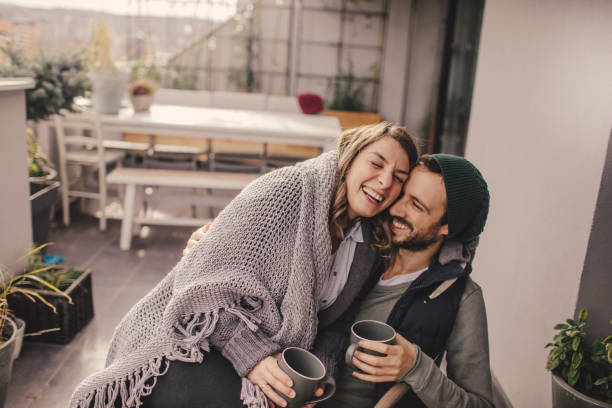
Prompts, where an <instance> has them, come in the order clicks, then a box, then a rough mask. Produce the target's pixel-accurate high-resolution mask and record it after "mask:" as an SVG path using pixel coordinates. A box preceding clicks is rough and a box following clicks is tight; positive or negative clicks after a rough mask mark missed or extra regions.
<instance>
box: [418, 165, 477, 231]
mask: <svg viewBox="0 0 612 408" xmlns="http://www.w3.org/2000/svg"><path fill="white" fill-rule="evenodd" d="M430 156H431V157H432V158H433V159H434V160H435V161H436V163H438V166H440V170H442V178H443V179H444V185H445V186H446V214H447V219H448V233H449V238H454V239H457V240H459V241H460V242H468V241H470V240H472V239H474V238H476V237H477V236H478V235H480V233H481V232H482V230H483V229H484V226H485V223H486V222H487V214H488V213H489V190H488V188H487V182H486V181H485V179H484V178H483V177H482V174H480V171H478V169H477V168H476V167H475V166H474V165H473V164H472V163H470V162H469V161H468V160H466V159H465V158H463V157H459V156H453V155H450V154H432V155H430Z"/></svg>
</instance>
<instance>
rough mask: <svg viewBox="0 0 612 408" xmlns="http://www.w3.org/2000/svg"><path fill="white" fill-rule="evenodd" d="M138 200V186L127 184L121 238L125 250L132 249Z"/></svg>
mask: <svg viewBox="0 0 612 408" xmlns="http://www.w3.org/2000/svg"><path fill="white" fill-rule="evenodd" d="M135 202H136V186H135V185H134V184H127V185H126V186H125V199H124V201H123V221H121V238H120V240H119V248H120V249H122V250H123V251H127V250H129V249H130V246H131V243H132V224H133V222H134V204H135Z"/></svg>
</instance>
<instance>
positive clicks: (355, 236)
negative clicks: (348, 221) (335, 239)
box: [346, 221, 363, 243]
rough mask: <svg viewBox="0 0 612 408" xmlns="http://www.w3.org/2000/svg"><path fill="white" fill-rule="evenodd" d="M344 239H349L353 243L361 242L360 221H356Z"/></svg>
mask: <svg viewBox="0 0 612 408" xmlns="http://www.w3.org/2000/svg"><path fill="white" fill-rule="evenodd" d="M346 238H350V239H352V240H353V241H355V242H359V243H361V242H363V232H362V231H361V221H357V222H356V223H355V225H353V227H352V228H351V230H350V231H349V232H348V234H346Z"/></svg>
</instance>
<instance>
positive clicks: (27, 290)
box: [0, 246, 71, 407]
mask: <svg viewBox="0 0 612 408" xmlns="http://www.w3.org/2000/svg"><path fill="white" fill-rule="evenodd" d="M41 247H44V246H41ZM41 247H37V248H35V249H33V250H31V251H29V252H28V253H27V254H25V255H24V256H22V257H21V258H19V259H18V260H17V261H15V262H14V263H13V264H12V265H9V266H8V267H2V268H0V407H2V406H4V400H5V398H6V390H7V387H8V384H9V383H10V380H11V372H12V368H13V360H14V349H15V343H16V337H17V336H16V334H17V327H16V325H15V323H14V322H13V317H14V314H13V311H12V305H11V306H9V299H10V298H11V297H12V296H14V295H16V294H21V295H23V296H24V297H25V298H26V299H28V301H29V302H31V303H38V302H40V303H41V304H43V305H46V306H47V307H50V308H51V309H54V308H55V307H54V306H53V305H52V304H51V303H49V302H48V301H47V300H46V299H45V297H44V296H42V295H41V294H40V293H37V292H35V291H34V290H32V288H31V284H32V283H36V284H38V285H41V286H43V287H45V288H47V289H48V290H49V291H50V292H52V293H56V294H58V295H59V296H62V297H65V298H66V299H67V301H71V300H70V297H69V296H68V295H66V294H64V293H63V292H62V291H60V290H59V289H58V288H56V287H55V286H53V285H52V284H50V283H48V282H46V281H45V280H44V279H42V278H41V277H39V276H37V274H38V273H41V272H44V271H45V270H47V269H49V267H42V268H39V269H34V270H30V271H24V272H22V273H17V274H14V275H11V274H10V272H9V271H10V270H11V268H12V267H14V266H15V265H17V264H18V263H20V262H21V261H22V260H24V259H26V258H28V257H29V256H31V255H32V254H34V253H37V252H38V251H40V250H41V249H42V248H41Z"/></svg>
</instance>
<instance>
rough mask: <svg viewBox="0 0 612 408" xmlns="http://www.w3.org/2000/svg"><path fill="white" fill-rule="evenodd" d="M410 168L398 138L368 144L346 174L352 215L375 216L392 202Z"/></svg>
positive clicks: (386, 138) (383, 139) (350, 214)
mask: <svg viewBox="0 0 612 408" xmlns="http://www.w3.org/2000/svg"><path fill="white" fill-rule="evenodd" d="M409 171H410V163H409V160H408V155H407V154H406V152H405V151H404V149H403V148H402V147H401V145H400V144H399V143H398V142H397V141H396V140H395V139H393V138H391V137H388V136H386V137H383V138H382V139H380V140H378V141H376V142H374V143H371V144H369V145H368V146H366V147H365V148H364V149H363V150H362V151H361V152H359V154H357V156H356V157H355V158H354V159H353V162H352V163H351V166H350V168H349V170H348V171H347V173H346V190H347V199H348V216H349V218H350V219H351V220H352V219H354V218H356V217H373V216H375V215H376V214H378V213H380V212H381V211H383V210H385V209H386V208H387V207H389V206H390V205H391V204H393V202H394V201H395V199H396V198H397V197H398V196H399V195H400V193H401V192H402V186H403V185H404V182H405V181H406V180H407V179H408V173H409Z"/></svg>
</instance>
